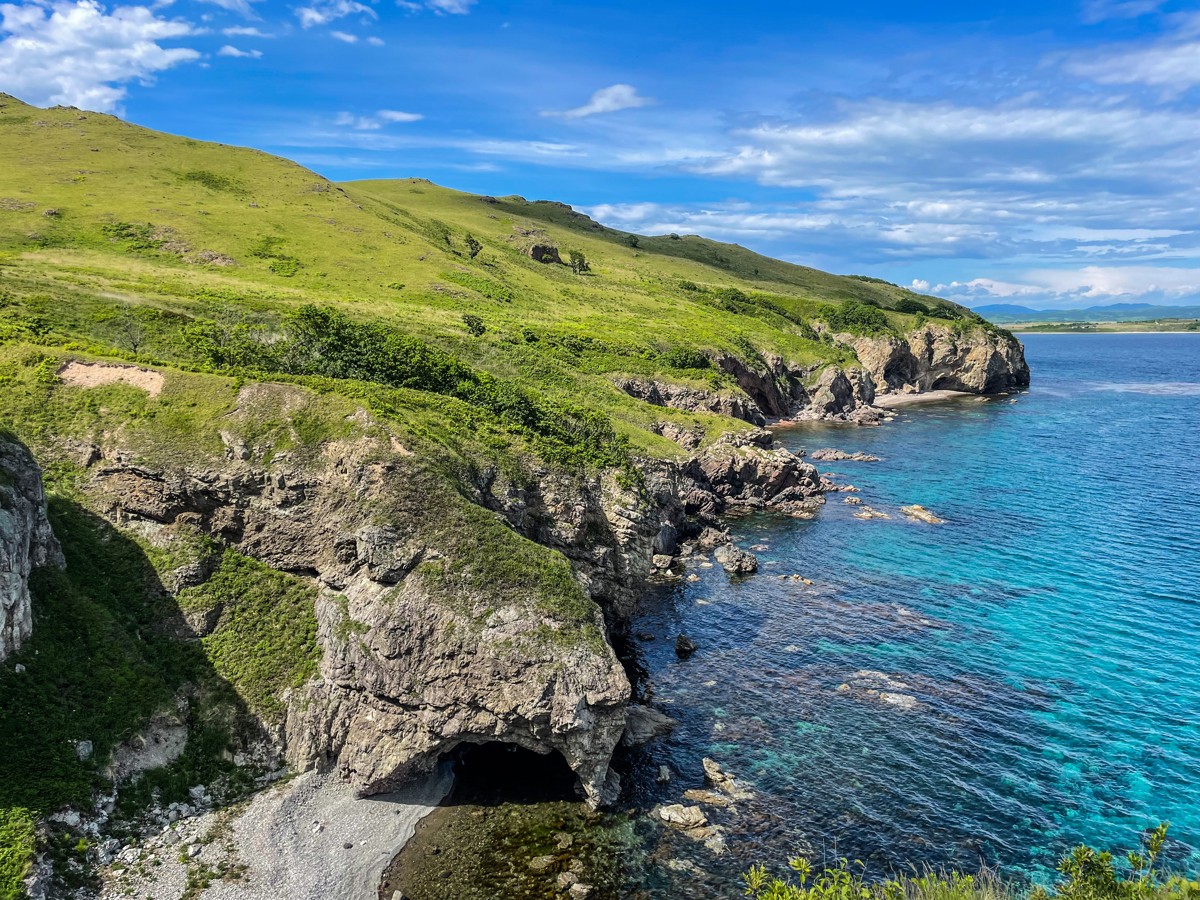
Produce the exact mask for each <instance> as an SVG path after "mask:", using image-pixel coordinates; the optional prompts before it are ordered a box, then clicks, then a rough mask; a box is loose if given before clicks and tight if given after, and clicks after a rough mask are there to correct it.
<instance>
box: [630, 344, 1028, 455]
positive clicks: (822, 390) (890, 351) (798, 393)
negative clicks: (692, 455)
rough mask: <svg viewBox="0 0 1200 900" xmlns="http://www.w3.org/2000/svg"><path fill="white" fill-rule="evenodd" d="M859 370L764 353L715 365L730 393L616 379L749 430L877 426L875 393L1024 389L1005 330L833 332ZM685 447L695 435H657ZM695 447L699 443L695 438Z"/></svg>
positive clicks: (1016, 351) (1020, 357)
mask: <svg viewBox="0 0 1200 900" xmlns="http://www.w3.org/2000/svg"><path fill="white" fill-rule="evenodd" d="M832 339H833V340H834V341H835V342H836V343H838V344H842V345H844V346H845V347H849V348H853V350H854V353H855V355H856V356H857V357H858V359H859V361H860V363H861V366H843V365H825V366H808V367H805V366H797V365H792V364H790V363H788V362H787V361H786V360H784V359H783V358H782V357H779V356H776V355H773V354H764V355H762V356H761V357H760V358H759V359H757V360H753V361H751V362H746V361H745V360H742V359H740V358H739V357H736V356H733V355H729V354H724V355H721V356H719V357H717V358H716V359H715V361H714V363H715V365H716V367H718V368H719V369H720V370H721V371H723V372H724V373H726V374H727V375H728V376H730V377H731V378H732V380H733V381H734V382H736V385H737V387H736V388H732V387H731V388H727V389H724V390H719V391H714V390H704V389H702V388H699V387H688V386H684V385H678V384H670V383H667V382H663V381H649V380H646V379H617V380H616V384H617V386H618V387H619V388H621V389H622V390H623V391H625V393H627V394H629V395H630V396H632V397H636V398H638V399H639V400H643V401H645V402H646V403H650V404H652V405H654V406H666V407H670V408H672V409H681V410H687V411H689V412H711V413H716V414H718V415H723V416H728V417H730V418H734V419H741V420H743V421H745V422H749V423H751V424H753V425H760V426H761V425H766V424H767V423H769V422H771V421H772V420H775V421H778V420H781V419H790V420H806V419H807V420H827V421H828V420H840V421H848V422H856V423H859V424H870V425H873V424H878V422H879V421H880V416H879V413H878V411H877V410H875V409H874V408H873V404H874V401H875V396H876V392H879V393H890V392H892V391H898V390H908V391H929V390H954V391H965V392H968V393H974V394H995V393H1003V392H1005V391H1013V390H1020V389H1022V388H1026V387H1028V386H1029V366H1028V365H1027V364H1026V362H1025V354H1024V348H1023V347H1022V346H1021V344H1020V343H1019V342H1018V341H1017V340H1016V339H1015V338H1013V337H1012V336H1011V335H1009V334H1007V333H1006V332H1001V331H996V330H993V329H989V328H985V327H982V326H973V327H971V328H967V329H963V328H956V327H954V326H953V325H951V324H941V323H934V324H926V325H923V326H921V327H920V328H916V329H914V330H912V331H911V332H908V333H907V334H904V335H897V334H890V333H889V334H880V335H866V336H864V335H854V334H849V333H845V334H837V335H833V336H832ZM660 433H664V434H667V435H668V436H669V437H671V438H672V439H674V440H678V441H679V442H680V443H682V444H684V446H688V445H689V444H688V442H689V441H692V440H693V436H692V435H689V434H686V433H681V432H678V431H677V430H675V431H673V432H672V430H671V429H670V428H667V429H666V430H663V429H660ZM695 443H698V439H695Z"/></svg>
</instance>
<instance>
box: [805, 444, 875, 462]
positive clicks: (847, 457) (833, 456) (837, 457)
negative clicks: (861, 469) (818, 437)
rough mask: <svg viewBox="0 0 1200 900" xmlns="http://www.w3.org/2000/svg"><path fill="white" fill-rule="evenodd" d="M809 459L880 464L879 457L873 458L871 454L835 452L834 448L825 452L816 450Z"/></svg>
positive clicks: (829, 448) (828, 448) (824, 450)
mask: <svg viewBox="0 0 1200 900" xmlns="http://www.w3.org/2000/svg"><path fill="white" fill-rule="evenodd" d="M808 458H809V459H816V460H824V461H826V462H879V457H878V456H872V455H871V454H870V453H862V452H861V451H860V452H857V453H847V452H846V451H845V450H835V449H834V448H832V447H826V448H825V449H823V450H814V451H813V452H812V453H810V454H809V455H808Z"/></svg>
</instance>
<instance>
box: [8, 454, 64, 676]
mask: <svg viewBox="0 0 1200 900" xmlns="http://www.w3.org/2000/svg"><path fill="white" fill-rule="evenodd" d="M47 565H52V566H58V567H61V566H62V565H63V557H62V550H61V549H60V548H59V546H58V541H57V540H55V538H54V534H53V532H51V530H50V521H49V519H47V517H46V496H45V493H44V491H43V490H42V472H41V469H39V468H38V465H37V463H36V462H34V460H33V457H32V456H31V455H30V453H29V451H28V450H27V449H26V448H25V447H24V446H23V445H22V444H20V443H18V442H17V441H16V440H15V439H14V438H11V437H6V436H0V660H3V659H5V658H6V657H7V656H8V655H9V654H10V653H14V652H16V651H17V650H18V649H20V647H21V644H23V643H24V642H25V641H26V640H28V639H29V635H30V634H31V633H32V632H33V611H32V609H31V607H30V596H29V574H30V573H31V572H32V571H33V570H34V569H35V568H37V567H38V566H47Z"/></svg>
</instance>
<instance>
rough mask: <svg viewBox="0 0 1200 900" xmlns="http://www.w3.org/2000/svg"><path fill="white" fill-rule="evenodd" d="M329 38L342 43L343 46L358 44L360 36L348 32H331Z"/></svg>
mask: <svg viewBox="0 0 1200 900" xmlns="http://www.w3.org/2000/svg"><path fill="white" fill-rule="evenodd" d="M329 36H330V37H331V38H333V39H334V40H336V41H341V42H342V43H343V44H357V43H358V36H357V35H353V34H350V33H349V32H346V31H331V32H329Z"/></svg>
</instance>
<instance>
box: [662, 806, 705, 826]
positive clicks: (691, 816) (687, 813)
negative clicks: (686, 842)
mask: <svg viewBox="0 0 1200 900" xmlns="http://www.w3.org/2000/svg"><path fill="white" fill-rule="evenodd" d="M658 817H659V818H660V819H662V820H663V821H664V822H666V823H667V824H668V825H674V826H675V827H676V828H685V829H686V828H703V827H704V826H705V825H707V824H708V817H707V816H706V815H704V812H703V810H701V809H700V807H698V806H684V805H683V804H682V803H672V804H671V805H669V806H663V807H661V808H660V809H659V810H658Z"/></svg>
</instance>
